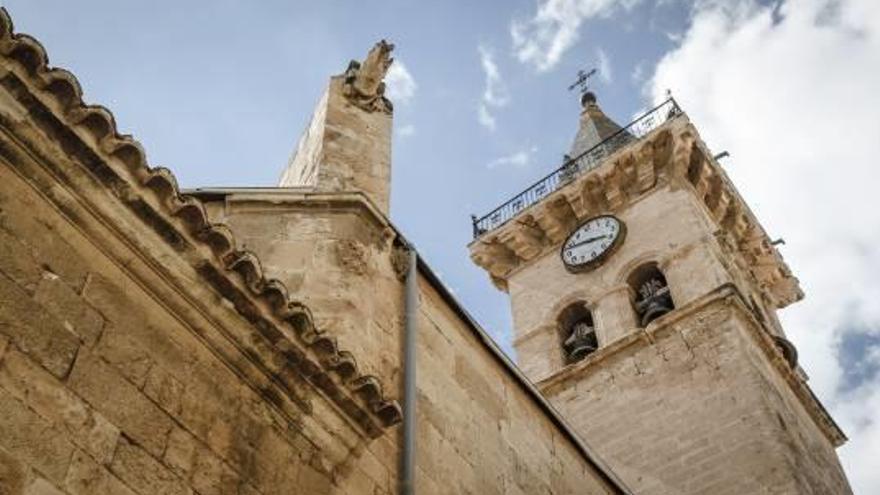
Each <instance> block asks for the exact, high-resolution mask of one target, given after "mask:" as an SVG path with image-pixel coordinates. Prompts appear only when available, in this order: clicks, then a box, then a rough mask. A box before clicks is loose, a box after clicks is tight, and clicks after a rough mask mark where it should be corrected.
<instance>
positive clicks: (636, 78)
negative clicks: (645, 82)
mask: <svg viewBox="0 0 880 495" xmlns="http://www.w3.org/2000/svg"><path fill="white" fill-rule="evenodd" d="M629 77H630V79H632V82H633V84H641V82H642V79H644V77H645V63H644V62H639V63H637V64H636V66H635V67H633V70H632V73H630V76H629Z"/></svg>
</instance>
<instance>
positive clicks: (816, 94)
mask: <svg viewBox="0 0 880 495" xmlns="http://www.w3.org/2000/svg"><path fill="white" fill-rule="evenodd" d="M0 4H2V5H4V6H5V7H7V8H8V9H9V11H10V12H11V14H12V16H13V19H14V21H15V23H16V28H17V30H18V31H20V32H26V33H30V34H32V35H34V36H36V37H37V38H38V39H39V40H40V41H41V42H42V43H43V44H44V45H45V46H46V48H47V51H48V53H49V56H50V61H51V63H52V64H53V65H57V66H61V67H65V68H67V69H69V70H71V71H72V72H73V73H74V74H76V76H77V77H78V78H79V80H80V82H81V84H82V86H83V88H84V91H85V97H86V100H87V101H89V102H93V103H100V104H103V105H105V106H107V107H108V108H110V109H111V110H112V112H113V113H114V115H115V116H116V120H117V122H118V124H119V127H120V129H121V130H122V131H123V132H128V133H131V134H133V135H134V136H135V137H136V138H137V139H138V140H139V141H141V143H143V145H144V147H145V148H146V150H147V154H148V159H149V161H150V163H151V164H153V165H163V166H167V167H169V168H171V169H172V170H173V171H174V172H175V174H176V175H177V178H178V180H179V182H180V183H181V185H182V186H184V187H200V186H244V185H274V184H275V183H276V182H277V179H278V176H279V174H280V173H281V170H282V168H283V167H284V165H285V163H286V161H287V159H288V156H289V154H290V152H291V150H292V149H293V146H294V144H295V143H296V140H297V138H298V137H299V134H300V132H301V131H302V130H303V128H304V126H305V124H306V122H307V121H308V119H309V116H310V114H311V111H312V109H313V107H314V105H315V103H316V102H317V99H318V97H319V96H320V93H321V92H322V91H323V89H324V86H325V85H326V83H327V78H328V77H329V76H330V75H332V74H337V73H340V72H342V71H343V70H344V69H345V67H346V65H347V63H348V61H349V60H350V59H353V58H356V59H360V58H362V57H363V56H364V55H365V54H366V51H367V50H368V49H369V48H370V47H371V46H372V44H373V43H375V42H376V41H377V40H379V39H381V38H387V39H389V40H390V41H392V42H393V43H395V44H396V46H397V48H396V50H395V57H396V58H397V60H398V62H399V64H398V68H397V69H395V71H396V80H395V82H394V83H393V84H392V83H390V82H389V87H390V88H389V89H390V91H391V92H392V93H393V94H394V96H395V117H394V118H395V137H394V148H393V167H394V169H393V185H392V207H391V210H392V211H391V216H392V218H393V220H394V222H395V223H396V224H397V225H398V226H399V227H400V228H401V229H402V230H403V231H404V232H405V233H406V235H407V237H408V238H410V239H412V240H413V241H414V242H415V243H416V244H417V246H418V247H419V250H420V252H421V253H422V254H423V255H424V256H425V258H426V259H427V260H428V261H429V263H430V264H431V265H432V266H433V267H434V269H435V270H436V271H437V272H439V274H440V275H441V277H442V278H443V280H444V281H445V282H446V284H447V285H448V286H449V287H450V288H451V289H453V290H454V292H455V293H456V294H457V296H458V297H459V299H460V300H461V301H462V302H463V304H464V305H465V306H466V307H467V308H468V309H469V310H470V311H471V312H472V313H473V314H474V315H475V316H476V317H477V319H478V320H480V322H481V323H482V324H483V325H484V326H485V327H486V328H487V330H489V331H490V333H492V335H494V336H495V337H496V338H497V339H498V340H499V341H500V342H501V343H502V345H503V346H505V347H506V348H508V349H509V342H508V341H509V336H510V333H509V327H510V317H509V309H508V303H507V298H506V296H505V295H504V294H503V293H500V292H498V291H497V290H495V289H494V288H493V287H492V286H491V284H490V283H489V282H488V279H487V277H486V275H485V273H483V272H482V271H481V270H480V269H478V268H476V267H475V266H474V265H473V264H472V263H471V262H470V261H469V260H468V258H467V250H466V244H467V243H468V242H469V240H470V236H471V230H470V228H471V227H470V221H469V215H470V214H471V213H478V214H480V213H485V212H487V211H488V210H490V209H491V208H492V207H494V206H496V205H497V204H499V203H501V202H502V201H504V200H506V199H507V198H508V197H509V196H511V195H513V194H515V193H517V192H519V191H520V190H522V189H523V188H525V187H526V186H528V185H529V184H530V183H531V182H533V181H534V180H535V179H537V178H539V177H541V176H543V175H544V174H546V173H547V172H549V171H551V170H552V169H553V168H555V167H556V166H557V165H558V164H559V163H560V160H561V157H562V154H563V153H565V152H567V150H568V148H569V146H570V144H571V140H572V139H573V137H574V134H575V131H576V124H577V118H578V112H579V105H578V103H577V95H575V94H573V93H570V92H568V91H567V90H566V87H567V86H568V85H569V83H571V82H572V80H573V79H574V78H575V75H576V72H577V70H578V69H581V68H589V67H594V66H601V67H602V69H603V70H602V71H601V73H600V76H599V77H596V78H594V83H593V86H594V88H595V90H596V91H597V93H598V95H599V102H600V104H601V105H602V107H603V108H604V110H605V111H606V113H607V114H609V115H610V116H612V117H613V118H615V119H616V120H617V121H618V122H620V123H624V122H626V121H628V120H629V119H630V117H632V116H633V115H634V114H635V113H636V112H638V111H639V110H640V109H643V108H646V107H647V106H648V105H650V104H651V103H652V102H653V101H656V100H657V99H658V98H660V97H661V95H662V94H663V92H664V91H665V90H666V89H671V90H672V91H673V94H674V95H675V96H676V98H677V99H678V101H679V102H680V103H681V104H682V106H683V107H684V109H685V111H687V112H688V113H689V115H690V117H691V118H692V120H693V121H694V122H695V123H696V125H697V127H698V128H699V129H700V132H701V134H702V137H703V139H704V140H705V141H706V142H707V144H708V145H709V146H710V147H711V148H712V149H713V150H715V151H721V150H728V151H729V152H730V153H731V158H730V159H729V160H726V161H725V166H726V167H728V173H729V174H730V175H731V177H732V178H733V180H734V182H735V183H736V184H737V186H738V187H739V189H740V191H741V192H742V194H743V195H744V197H745V198H746V200H747V201H748V202H749V203H750V204H751V205H752V207H753V209H754V210H755V212H756V214H757V216H758V218H759V219H760V220H761V221H762V222H763V223H764V225H765V227H766V228H767V229H768V230H769V231H770V233H771V235H772V236H775V237H784V238H785V239H786V241H787V244H786V245H785V246H783V247H782V250H783V254H784V256H785V257H786V259H787V261H788V262H789V264H790V265H791V266H792V269H793V270H794V272H795V274H796V275H797V276H798V277H799V278H800V279H801V282H802V285H803V287H804V289H805V291H806V292H807V299H806V300H805V301H803V302H801V303H798V304H796V305H794V306H793V307H792V308H790V309H786V310H784V311H783V312H782V318H783V323H784V324H785V326H786V330H787V331H788V332H789V335H790V337H791V338H792V340H793V341H794V342H795V343H796V345H797V346H798V348H799V350H800V353H801V362H802V364H803V366H804V368H805V369H806V371H807V372H808V373H809V374H810V375H811V378H812V380H811V384H812V386H813V387H814V388H815V389H816V392H817V394H818V395H819V396H820V397H822V399H823V400H824V401H825V403H826V405H828V406H829V408H830V409H831V411H832V413H833V414H834V415H835V417H836V418H837V419H838V421H839V422H840V423H841V424H842V426H843V427H844V429H845V430H846V431H847V433H848V434H849V436H850V437H851V441H850V442H849V444H848V445H847V446H846V447H844V448H843V449H841V456H842V458H843V461H844V464H845V466H846V468H847V470H848V472H849V474H850V476H851V478H852V482H853V484H854V486H855V487H856V489H857V493H871V492H874V493H880V473H878V472H877V470H876V469H873V468H872V464H871V461H870V460H871V459H873V460H876V459H877V458H878V456H880V424H878V423H880V418H878V416H880V376H878V370H880V302H878V301H880V287H878V285H877V284H876V281H875V280H874V278H875V277H876V274H877V273H880V254H878V249H877V246H878V245H880V209H878V208H876V206H875V205H873V204H871V203H872V201H870V199H871V198H872V197H873V196H874V195H876V191H875V190H874V188H875V187H876V184H877V183H878V182H880V181H878V179H880V172H877V171H876V170H877V167H876V156H880V140H878V136H880V119H877V117H876V113H877V110H878V109H880V96H878V93H880V92H878V91H877V90H876V88H878V87H880V10H878V5H880V2H875V1H873V0H836V1H831V0H796V1H785V2H760V1H752V0H727V1H722V0H550V1H546V0H539V1H535V0H516V1H507V0H505V1H500V0H496V1H491V2H490V1H486V2H463V1H459V2H451V1H439V0H438V1H431V2H429V1H419V2H415V1H403V0H397V1H385V2H381V3H380V2H373V3H372V5H369V6H366V3H365V2H356V1H341V0H330V1H323V2H306V1H301V2H292V1H285V2H282V1H274V2H269V1H264V2H259V3H257V2H244V1H231V0H227V1H216V2H170V1H152V2H119V1H109V0H105V1H98V0H83V1H78V2H69V1H62V0H53V1H50V0H3V1H0ZM401 66H402V67H403V68H404V69H405V70H401Z"/></svg>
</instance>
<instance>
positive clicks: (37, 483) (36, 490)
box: [24, 478, 65, 495]
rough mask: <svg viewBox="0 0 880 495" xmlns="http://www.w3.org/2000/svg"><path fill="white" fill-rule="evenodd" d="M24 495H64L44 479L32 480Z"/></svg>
mask: <svg viewBox="0 0 880 495" xmlns="http://www.w3.org/2000/svg"><path fill="white" fill-rule="evenodd" d="M24 495H65V493H64V492H62V491H61V490H59V489H58V488H56V487H55V485H53V484H52V483H50V482H49V481H47V480H45V479H44V478H34V479H33V481H31V482H30V483H29V484H28V486H27V487H25V489H24Z"/></svg>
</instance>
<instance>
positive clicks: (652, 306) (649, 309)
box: [642, 297, 672, 327]
mask: <svg viewBox="0 0 880 495" xmlns="http://www.w3.org/2000/svg"><path fill="white" fill-rule="evenodd" d="M668 299H669V298H668V297H665V298H664V297H652V298H651V299H648V300H647V301H646V302H647V305H646V307H645V312H644V313H642V326H643V327H644V326H646V325H647V324H648V323H651V322H652V321H654V320H656V319H657V318H659V317H661V316H663V315H665V314H666V313H668V312H670V311H672V308H671V307H669V306H668V305H667V304H666V303H667V300H668Z"/></svg>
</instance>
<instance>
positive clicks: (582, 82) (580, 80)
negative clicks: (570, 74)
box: [568, 69, 598, 94]
mask: <svg viewBox="0 0 880 495" xmlns="http://www.w3.org/2000/svg"><path fill="white" fill-rule="evenodd" d="M596 72H598V69H590V71H589V72H584V70H583V69H581V70H579V71H578V77H577V80H576V81H575V82H573V83H572V84H571V85H570V86H569V87H568V90H569V91H572V90H574V88H577V87H580V92H581V94H584V93H586V92H587V90H588V89H589V86H588V85H587V82H588V81H589V79H590V77H592V76H594V75H595V74H596Z"/></svg>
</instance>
